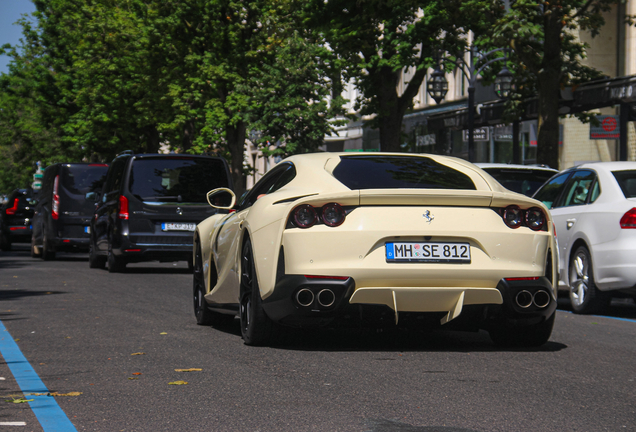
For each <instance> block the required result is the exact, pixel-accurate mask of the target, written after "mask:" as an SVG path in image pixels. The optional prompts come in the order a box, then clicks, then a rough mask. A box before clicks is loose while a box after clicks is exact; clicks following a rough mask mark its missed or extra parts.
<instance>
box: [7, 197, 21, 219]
mask: <svg viewBox="0 0 636 432" xmlns="http://www.w3.org/2000/svg"><path fill="white" fill-rule="evenodd" d="M18 201H19V199H18V198H16V199H15V200H14V201H13V207H9V208H8V209H7V214H8V215H14V214H15V212H17V211H18Z"/></svg>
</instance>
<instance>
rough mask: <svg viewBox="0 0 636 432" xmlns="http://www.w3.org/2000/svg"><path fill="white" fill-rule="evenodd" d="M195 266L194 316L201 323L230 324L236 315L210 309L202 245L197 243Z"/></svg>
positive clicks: (193, 276)
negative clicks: (206, 297)
mask: <svg viewBox="0 0 636 432" xmlns="http://www.w3.org/2000/svg"><path fill="white" fill-rule="evenodd" d="M195 250H196V252H195V256H194V261H195V264H194V266H193V275H192V280H193V294H194V316H195V317H196V318H197V324H199V325H212V326H221V325H224V324H229V323H231V322H232V320H234V315H226V314H221V313H218V312H213V311H211V310H210V309H208V302H207V301H206V300H205V295H206V294H207V291H206V289H205V281H204V276H203V257H202V255H201V245H199V244H197V247H196V249H195Z"/></svg>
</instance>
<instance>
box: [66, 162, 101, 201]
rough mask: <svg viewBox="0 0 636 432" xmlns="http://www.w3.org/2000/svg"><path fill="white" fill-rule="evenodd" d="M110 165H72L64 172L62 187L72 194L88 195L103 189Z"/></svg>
mask: <svg viewBox="0 0 636 432" xmlns="http://www.w3.org/2000/svg"><path fill="white" fill-rule="evenodd" d="M107 171H108V165H105V164H104V165H101V164H100V165H71V166H65V167H64V168H63V171H62V175H61V176H60V177H61V180H62V185H63V186H64V188H65V189H66V190H68V191H69V192H70V193H72V194H76V195H79V194H82V195H84V194H87V193H88V192H94V191H96V190H97V189H99V188H101V187H102V185H103V184H104V178H105V177H106V172H107Z"/></svg>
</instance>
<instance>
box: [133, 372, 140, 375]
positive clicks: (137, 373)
mask: <svg viewBox="0 0 636 432" xmlns="http://www.w3.org/2000/svg"><path fill="white" fill-rule="evenodd" d="M132 374H133V375H141V372H133V373H132Z"/></svg>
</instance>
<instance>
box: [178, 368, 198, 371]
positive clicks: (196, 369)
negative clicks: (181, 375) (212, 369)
mask: <svg viewBox="0 0 636 432" xmlns="http://www.w3.org/2000/svg"><path fill="white" fill-rule="evenodd" d="M202 370H203V369H199V368H190V369H175V370H174V371H175V372H200V371H202Z"/></svg>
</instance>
